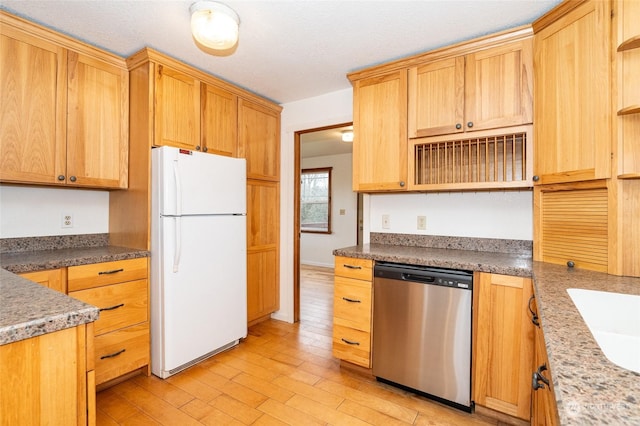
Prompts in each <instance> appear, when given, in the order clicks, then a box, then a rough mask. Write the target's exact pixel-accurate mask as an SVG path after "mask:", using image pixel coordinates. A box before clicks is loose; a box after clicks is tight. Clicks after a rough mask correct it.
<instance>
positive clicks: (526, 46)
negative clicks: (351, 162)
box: [409, 38, 533, 138]
mask: <svg viewBox="0 0 640 426" xmlns="http://www.w3.org/2000/svg"><path fill="white" fill-rule="evenodd" d="M532 68H533V52H532V40H531V38H528V39H524V40H518V41H514V42H510V43H504V44H502V45H499V46H497V47H492V48H489V49H484V50H479V51H477V52H473V53H470V54H468V55H464V56H457V57H452V58H446V59H441V60H436V61H433V62H427V63H425V64H422V65H419V66H416V67H413V68H410V69H409V137H410V138H418V137H425V136H436V135H442V134H452V133H461V132H465V131H475V130H486V129H494V128H499V127H510V126H517V125H520V124H530V123H531V122H532V116H533V105H532V86H533V84H532V82H533V69H532Z"/></svg>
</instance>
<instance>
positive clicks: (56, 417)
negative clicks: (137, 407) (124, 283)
mask: <svg viewBox="0 0 640 426" xmlns="http://www.w3.org/2000/svg"><path fill="white" fill-rule="evenodd" d="M92 334H93V333H92V331H91V326H90V325H86V324H83V325H80V326H77V327H72V328H67V329H64V330H60V331H56V332H53V333H48V334H43V335H41V336H37V337H32V338H30V339H25V340H20V341H18V342H14V343H10V344H8V345H2V346H0V377H2V380H0V395H1V396H2V397H0V425H3V426H4V425H45V424H47V425H49V424H50V425H87V424H94V421H95V386H94V385H93V381H92V377H93V371H91V365H92V362H91V360H89V359H88V358H87V349H88V346H91V344H90V340H91V339H92V338H93V335H92Z"/></svg>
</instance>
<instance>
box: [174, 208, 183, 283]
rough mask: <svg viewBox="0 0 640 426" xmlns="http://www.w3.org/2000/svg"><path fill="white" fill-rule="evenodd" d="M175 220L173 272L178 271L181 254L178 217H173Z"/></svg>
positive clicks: (180, 232)
mask: <svg viewBox="0 0 640 426" xmlns="http://www.w3.org/2000/svg"><path fill="white" fill-rule="evenodd" d="M173 219H174V220H175V221H176V239H175V244H176V246H175V247H174V248H175V250H174V255H173V272H174V273H175V272H178V269H179V266H180V256H181V255H182V226H181V219H182V218H180V217H174V218H173Z"/></svg>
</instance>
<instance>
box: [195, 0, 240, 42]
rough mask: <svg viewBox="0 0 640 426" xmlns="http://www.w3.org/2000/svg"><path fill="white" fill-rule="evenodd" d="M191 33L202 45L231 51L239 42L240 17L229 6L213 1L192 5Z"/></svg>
mask: <svg viewBox="0 0 640 426" xmlns="http://www.w3.org/2000/svg"><path fill="white" fill-rule="evenodd" d="M190 11H191V32H192V34H193V37H194V38H195V39H196V40H197V41H198V42H199V43H201V44H202V45H204V46H206V47H209V48H211V49H216V50H226V49H230V48H232V47H233V46H235V44H236V43H237V42H238V25H239V24H240V19H239V18H238V15H237V14H236V13H235V12H234V11H233V9H231V8H230V7H228V6H225V5H224V4H222V3H217V2H213V1H199V2H196V3H194V4H193V5H191V8H190Z"/></svg>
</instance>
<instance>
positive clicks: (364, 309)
mask: <svg viewBox="0 0 640 426" xmlns="http://www.w3.org/2000/svg"><path fill="white" fill-rule="evenodd" d="M333 322H334V324H337V325H341V326H344V327H350V328H355V329H357V330H361V331H366V332H370V331H371V282H369V281H362V280H354V279H351V278H344V277H335V286H334V292H333Z"/></svg>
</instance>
